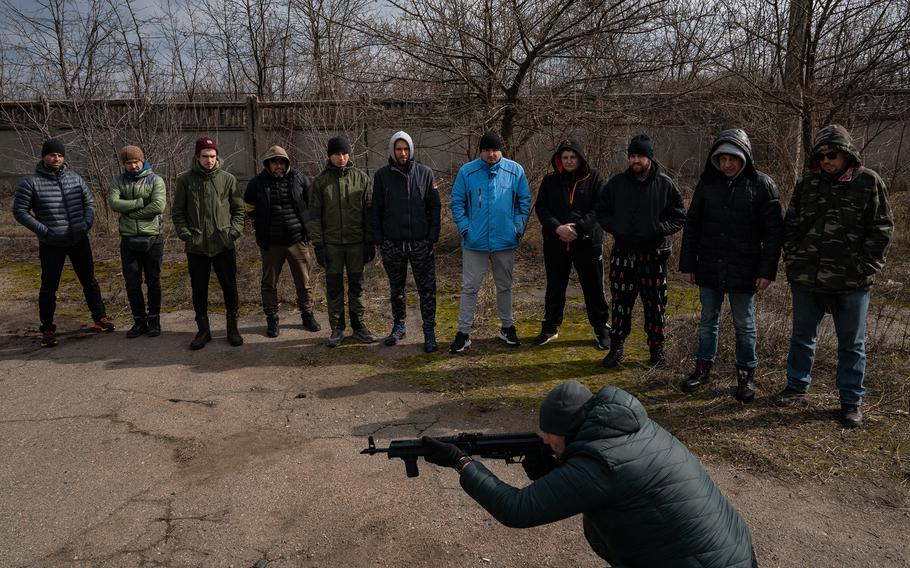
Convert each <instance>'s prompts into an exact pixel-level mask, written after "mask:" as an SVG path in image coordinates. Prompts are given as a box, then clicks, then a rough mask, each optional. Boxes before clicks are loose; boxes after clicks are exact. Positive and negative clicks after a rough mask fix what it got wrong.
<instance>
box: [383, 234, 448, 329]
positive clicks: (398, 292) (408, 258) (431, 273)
mask: <svg viewBox="0 0 910 568" xmlns="http://www.w3.org/2000/svg"><path fill="white" fill-rule="evenodd" d="M379 252H380V254H381V255H382V266H383V267H384V268H385V272H386V274H387V275H388V277H389V293H390V296H391V301H392V318H393V319H394V321H395V323H404V321H405V318H406V317H407V307H406V303H405V285H406V282H407V276H408V262H410V263H411V272H413V273H414V283H415V284H417V295H418V296H419V297H420V317H421V318H422V319H423V329H424V330H427V331H432V330H433V329H434V328H435V327H436V258H435V256H434V255H433V245H432V243H430V242H429V241H388V240H387V241H383V242H382V244H381V245H380V247H379Z"/></svg>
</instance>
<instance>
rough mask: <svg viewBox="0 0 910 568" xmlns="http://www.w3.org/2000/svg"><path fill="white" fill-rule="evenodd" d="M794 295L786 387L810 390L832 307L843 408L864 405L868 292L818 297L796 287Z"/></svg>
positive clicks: (838, 382) (803, 390) (820, 295)
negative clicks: (820, 334) (818, 341)
mask: <svg viewBox="0 0 910 568" xmlns="http://www.w3.org/2000/svg"><path fill="white" fill-rule="evenodd" d="M791 290H792V292H793V331H792V334H791V335H790V354H789V355H788V356H787V385H789V386H790V388H792V389H795V390H798V391H800V392H806V391H808V390H809V385H810V384H811V383H812V377H811V375H810V372H811V371H812V363H813V362H814V361H815V345H816V339H817V337H818V326H819V324H821V321H822V318H823V317H824V316H825V311H826V310H825V308H826V303H828V304H829V305H830V311H831V316H832V318H833V319H834V330H835V332H836V333H837V388H838V390H839V391H840V400H841V402H842V403H844V404H857V405H858V404H862V402H863V395H864V394H865V392H866V391H865V389H864V388H863V377H864V375H865V372H866V346H865V341H866V314H867V312H868V311H869V290H859V291H857V292H850V293H847V294H816V293H814V292H811V291H809V290H807V289H806V288H803V287H801V286H797V285H791Z"/></svg>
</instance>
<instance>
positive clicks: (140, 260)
mask: <svg viewBox="0 0 910 568" xmlns="http://www.w3.org/2000/svg"><path fill="white" fill-rule="evenodd" d="M163 258H164V241H163V240H162V241H161V242H158V243H155V244H153V245H152V248H151V249H149V250H148V251H146V252H136V251H134V250H130V247H129V237H123V238H121V239H120V264H121V266H122V267H123V279H124V281H125V282H126V297H127V299H128V300H129V302H130V311H131V312H132V314H133V317H134V318H144V317H145V316H157V315H158V314H160V313H161V262H162V259H163ZM143 280H145V285H146V287H147V288H148V310H146V305H145V297H144V296H143V295H142V281H143Z"/></svg>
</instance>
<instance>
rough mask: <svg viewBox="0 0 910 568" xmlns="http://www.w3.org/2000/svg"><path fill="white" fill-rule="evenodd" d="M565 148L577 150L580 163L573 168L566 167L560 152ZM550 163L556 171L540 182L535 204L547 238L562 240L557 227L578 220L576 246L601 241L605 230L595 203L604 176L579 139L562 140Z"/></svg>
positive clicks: (574, 244) (597, 243)
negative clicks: (564, 168) (566, 169)
mask: <svg viewBox="0 0 910 568" xmlns="http://www.w3.org/2000/svg"><path fill="white" fill-rule="evenodd" d="M565 150H573V151H574V152H575V153H576V154H578V158H579V160H580V164H579V166H578V169H577V170H575V171H574V172H567V171H565V170H563V167H562V161H561V160H560V155H561V154H562V153H563V151H565ZM550 163H551V164H553V172H551V173H549V174H547V175H546V176H545V177H544V178H543V181H542V182H541V183H540V191H539V192H538V193H537V202H536V204H535V205H534V209H535V210H536V211H537V218H538V219H540V224H541V226H542V227H543V236H544V239H545V240H547V241H559V240H560V239H559V236H558V235H557V234H556V228H557V227H559V226H560V225H565V224H566V223H575V231H576V232H577V233H578V240H576V241H574V242H573V243H572V245H573V246H577V245H582V246H586V245H601V244H602V243H603V240H604V233H603V229H601V228H600V225H599V224H598V223H597V214H596V212H595V209H594V207H595V206H596V205H597V199H598V197H599V196H600V192H601V190H602V188H603V184H604V179H603V177H602V176H601V175H600V173H599V172H598V171H597V170H595V169H592V168H591V166H590V165H588V160H587V157H586V156H585V153H584V150H583V149H582V147H581V144H579V143H578V142H577V141H576V140H572V139H566V140H564V141H563V142H562V143H560V145H559V147H558V148H557V149H556V152H554V153H553V157H552V158H551V160H550Z"/></svg>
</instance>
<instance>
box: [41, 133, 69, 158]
mask: <svg viewBox="0 0 910 568" xmlns="http://www.w3.org/2000/svg"><path fill="white" fill-rule="evenodd" d="M48 154H60V155H61V156H66V148H64V146H63V142H61V141H59V140H57V139H56V138H51V139H49V140H47V141H45V142H44V145H43V146H41V157H42V158H43V157H45V156H47V155H48Z"/></svg>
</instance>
